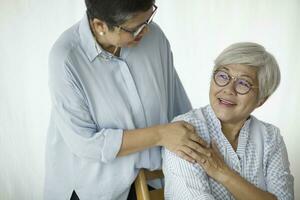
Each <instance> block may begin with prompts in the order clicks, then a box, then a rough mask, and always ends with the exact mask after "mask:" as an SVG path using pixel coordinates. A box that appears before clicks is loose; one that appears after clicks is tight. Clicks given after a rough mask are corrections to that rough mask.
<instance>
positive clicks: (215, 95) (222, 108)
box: [209, 64, 261, 123]
mask: <svg viewBox="0 0 300 200" xmlns="http://www.w3.org/2000/svg"><path fill="white" fill-rule="evenodd" d="M218 70H222V71H224V72H226V73H228V74H229V75H230V76H231V77H237V78H241V79H243V80H245V81H247V82H248V83H250V84H251V85H252V86H254V87H253V88H251V89H250V91H249V92H248V93H246V94H239V93H237V92H236V90H235V80H234V79H232V78H231V80H230V82H229V83H228V84H227V85H225V86H219V85H217V84H216V82H215V81H214V78H212V80H211V83H210V91H209V100H210V105H211V106H212V109H213V110H214V112H215V114H216V116H217V118H218V119H219V120H220V121H221V122H222V123H239V122H243V121H245V120H246V119H247V118H248V117H249V115H250V114H251V112H252V111H253V110H254V109H255V108H257V107H259V106H260V105H261V101H259V99H258V95H259V91H258V88H257V87H258V79H257V68H256V67H251V66H247V65H242V64H230V65H227V66H224V67H219V68H218Z"/></svg>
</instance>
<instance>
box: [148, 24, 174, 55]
mask: <svg viewBox="0 0 300 200" xmlns="http://www.w3.org/2000/svg"><path fill="white" fill-rule="evenodd" d="M145 39H146V41H147V43H150V44H153V45H154V46H156V48H157V47H160V48H168V49H170V43H169V41H168V39H167V37H166V35H165V34H164V32H163V31H162V29H161V28H160V26H159V25H158V24H156V23H154V22H152V23H151V24H149V32H148V34H146V35H145Z"/></svg>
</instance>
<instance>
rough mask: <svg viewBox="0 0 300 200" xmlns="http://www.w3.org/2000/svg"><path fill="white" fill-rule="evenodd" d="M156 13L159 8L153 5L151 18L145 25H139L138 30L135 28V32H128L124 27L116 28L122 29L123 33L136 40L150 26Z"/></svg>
mask: <svg viewBox="0 0 300 200" xmlns="http://www.w3.org/2000/svg"><path fill="white" fill-rule="evenodd" d="M156 11H157V6H156V5H155V4H153V11H152V14H151V16H150V18H149V19H148V20H147V21H145V22H144V23H142V24H141V25H139V26H138V27H137V28H135V30H128V29H126V28H124V27H122V26H115V27H117V28H119V29H121V30H122V31H125V32H127V33H130V34H131V35H132V37H133V38H135V37H136V36H138V35H139V34H140V33H141V32H142V30H144V28H145V27H146V26H148V25H149V24H150V23H151V22H152V20H153V18H154V15H155V13H156Z"/></svg>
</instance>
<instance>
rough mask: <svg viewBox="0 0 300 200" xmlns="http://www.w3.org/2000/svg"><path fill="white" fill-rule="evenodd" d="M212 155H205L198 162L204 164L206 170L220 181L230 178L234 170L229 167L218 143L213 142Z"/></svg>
mask: <svg viewBox="0 0 300 200" xmlns="http://www.w3.org/2000/svg"><path fill="white" fill-rule="evenodd" d="M209 150H210V155H209V156H203V155H201V158H199V160H197V163H198V164H199V165H201V166H202V168H203V169H204V170H205V172H206V173H207V174H208V175H209V176H210V177H212V178H213V179H215V180H216V181H217V182H219V183H221V184H222V183H224V182H225V181H227V180H228V178H229V175H230V173H232V170H231V169H230V168H229V167H228V165H227V164H226V163H225V161H224V160H223V158H222V155H221V153H220V152H219V150H218V147H217V145H216V143H215V142H214V141H213V142H212V144H211V148H209Z"/></svg>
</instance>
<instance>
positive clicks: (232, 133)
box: [221, 121, 245, 143]
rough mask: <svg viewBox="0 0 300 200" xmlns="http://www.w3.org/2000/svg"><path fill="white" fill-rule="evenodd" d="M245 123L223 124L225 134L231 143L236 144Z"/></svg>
mask: <svg viewBox="0 0 300 200" xmlns="http://www.w3.org/2000/svg"><path fill="white" fill-rule="evenodd" d="M244 123H245V121H241V122H238V123H223V122H222V123H221V124H222V131H223V134H224V135H225V137H226V138H227V139H228V141H229V142H230V143H234V142H235V141H237V139H238V137H239V132H240V130H241V128H242V127H243V125H244Z"/></svg>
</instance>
